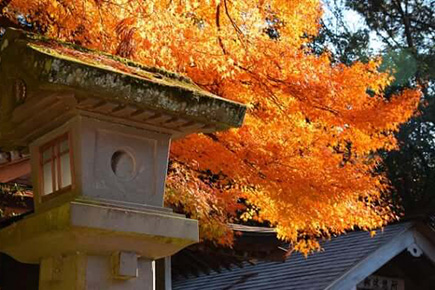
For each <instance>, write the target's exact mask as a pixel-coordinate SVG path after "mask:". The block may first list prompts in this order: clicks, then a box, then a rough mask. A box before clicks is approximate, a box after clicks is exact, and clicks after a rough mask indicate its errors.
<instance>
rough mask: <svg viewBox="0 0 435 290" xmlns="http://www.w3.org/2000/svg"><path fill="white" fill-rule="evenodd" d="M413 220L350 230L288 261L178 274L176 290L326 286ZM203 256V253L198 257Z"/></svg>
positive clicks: (319, 287)
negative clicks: (372, 233) (371, 229)
mask: <svg viewBox="0 0 435 290" xmlns="http://www.w3.org/2000/svg"><path fill="white" fill-rule="evenodd" d="M411 226H412V223H410V222H408V223H398V224H393V225H389V226H387V227H385V229H384V230H383V231H380V230H378V231H377V234H376V236H375V237H373V238H371V237H370V234H369V233H368V232H364V231H356V232H350V233H348V234H346V235H342V236H339V237H336V238H333V239H332V240H331V241H327V242H325V243H323V245H322V246H323V248H324V251H322V252H319V253H316V254H313V255H310V256H308V258H307V259H306V258H305V257H304V256H303V255H301V254H298V253H297V254H292V255H291V256H290V257H289V258H288V259H287V260H286V261H285V262H266V261H261V262H258V263H257V264H255V265H252V264H250V263H247V262H245V263H244V264H243V268H239V267H237V266H233V267H232V268H231V269H222V271H221V273H217V272H215V271H211V273H210V275H205V274H202V275H200V276H199V277H193V276H192V277H189V278H181V277H180V278H179V279H177V280H174V281H173V289H174V290H181V289H183V290H194V289H210V290H212V289H227V290H229V289H231V290H233V289H250V290H252V289H258V290H260V289H261V290H267V289H274V290H278V289H283V290H284V289H297V290H304V289H310V290H313V289H325V288H326V287H328V286H329V285H330V284H331V283H332V282H334V281H336V280H337V279H339V278H340V277H341V276H342V275H343V274H345V273H346V272H347V271H349V270H350V269H351V268H352V267H354V266H355V265H356V264H357V263H358V262H360V261H362V260H363V259H364V258H366V257H367V256H368V255H370V254H371V253H373V252H374V251H375V250H376V249H378V248H379V247H381V246H383V245H385V244H386V243H388V242H390V241H392V240H393V239H394V237H396V236H397V235H399V234H401V233H403V232H405V231H407V230H408V229H409V228H410V227H411ZM198 258H200V257H198Z"/></svg>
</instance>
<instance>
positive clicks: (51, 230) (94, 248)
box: [0, 202, 199, 263]
mask: <svg viewBox="0 0 435 290" xmlns="http://www.w3.org/2000/svg"><path fill="white" fill-rule="evenodd" d="M0 241H1V243H0V251H1V252H3V253H7V254H8V255H10V256H12V257H14V258H15V259H17V260H19V261H21V262H25V263H39V261H40V259H41V257H50V256H57V255H61V254H63V253H71V252H81V253H87V254H94V255H109V256H110V255H111V254H112V253H114V252H117V251H120V250H122V249H127V250H128V251H130V252H135V253H137V254H138V255H139V256H142V257H147V258H149V259H158V258H161V257H165V256H170V255H172V254H174V253H176V252H177V251H179V250H180V249H181V248H184V247H186V246H188V245H190V244H193V243H196V242H198V241H199V234H198V222H197V221H196V220H191V219H186V218H185V217H184V216H182V215H178V214H173V213H168V212H159V211H152V210H142V211H137V210H128V209H126V208H122V207H115V206H102V205H92V204H89V203H85V202H70V203H67V204H64V205H62V206H59V207H56V208H53V209H50V210H47V211H45V212H43V213H39V214H36V215H31V216H29V217H27V218H25V219H24V220H21V221H20V222H19V223H17V224H15V226H14V225H13V226H9V227H7V228H5V229H2V230H1V231H0ZM35 249H37V250H35Z"/></svg>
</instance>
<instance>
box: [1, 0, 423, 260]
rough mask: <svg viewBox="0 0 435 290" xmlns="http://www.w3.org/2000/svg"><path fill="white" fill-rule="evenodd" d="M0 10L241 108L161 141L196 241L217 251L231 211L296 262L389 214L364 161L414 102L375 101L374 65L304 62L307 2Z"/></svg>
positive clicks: (173, 200)
mask: <svg viewBox="0 0 435 290" xmlns="http://www.w3.org/2000/svg"><path fill="white" fill-rule="evenodd" d="M0 2H1V1H0ZM6 2H7V3H6ZM2 3H3V5H0V6H3V11H2V13H3V14H2V16H3V17H5V18H7V19H8V20H9V21H12V22H15V23H17V22H18V21H21V22H22V21H25V22H26V23H30V24H32V25H31V29H33V30H35V31H37V32H40V33H43V34H45V35H47V36H50V37H55V38H58V39H61V40H65V41H69V42H74V43H76V44H80V45H83V46H86V47H89V48H93V49H98V50H103V51H106V52H109V53H112V54H116V55H119V56H122V57H128V58H131V59H134V60H136V61H139V62H141V63H143V64H145V65H149V66H157V67H161V68H164V69H167V70H170V71H174V72H177V73H180V74H183V75H186V76H188V77H190V78H191V79H192V80H193V81H194V82H195V83H197V84H198V85H199V86H201V87H202V88H204V89H207V90H209V91H211V92H213V93H215V94H217V95H219V96H221V97H224V98H227V99H231V100H234V101H238V102H242V103H244V104H246V105H247V106H248V108H249V111H248V114H247V116H246V119H245V123H244V126H243V127H242V128H240V129H233V130H229V131H226V132H219V133H215V134H196V135H190V136H188V137H186V138H183V139H180V140H176V141H175V142H174V143H173V144H172V147H171V163H170V168H169V176H168V182H167V191H166V201H167V202H168V203H169V204H171V205H173V206H175V207H177V208H180V209H181V210H183V211H184V212H185V213H187V214H189V216H190V217H192V218H197V219H199V220H200V224H201V230H202V231H201V233H202V236H203V238H208V239H214V240H216V241H218V242H220V243H223V244H230V243H231V231H229V230H228V228H227V226H226V224H227V223H228V222H231V221H234V219H235V217H236V216H237V214H240V212H242V214H241V215H240V218H242V219H255V220H258V221H268V222H269V223H270V224H271V225H273V226H275V227H276V228H277V231H278V235H279V237H281V238H283V239H287V240H288V241H290V242H291V244H292V246H293V249H294V250H298V251H301V252H304V253H307V252H309V251H310V250H313V249H316V248H318V246H319V245H318V243H317V241H316V237H319V236H326V237H328V236H330V235H331V234H338V233H342V232H344V231H345V230H348V229H351V228H353V227H355V226H357V227H359V228H362V229H372V228H375V227H379V226H382V225H384V224H385V223H386V222H388V221H391V220H393V219H395V218H396V217H395V215H394V214H393V213H392V211H391V210H390V205H389V204H388V201H387V200H384V199H382V198H381V197H382V193H383V192H386V191H388V188H389V185H388V182H387V180H386V178H385V176H384V175H382V174H378V173H376V168H377V166H378V164H379V162H380V158H379V157H377V155H376V151H377V150H380V149H383V150H391V149H393V148H395V146H396V141H395V138H394V132H395V131H396V130H397V129H398V126H399V125H400V124H401V123H403V122H405V121H406V120H408V119H409V118H410V117H411V116H412V114H413V112H414V111H415V109H416V107H417V105H418V101H419V98H420V94H419V92H418V91H417V90H405V91H404V92H402V93H400V95H397V96H393V97H391V98H388V99H386V98H384V96H383V92H384V89H385V88H386V86H387V85H388V84H389V83H390V82H391V81H392V79H391V77H390V75H389V74H387V73H381V72H379V71H378V70H377V68H378V66H379V64H380V60H371V61H369V62H368V63H361V62H356V63H353V64H352V65H349V66H346V65H343V64H332V63H331V61H330V57H329V55H328V53H323V54H322V55H320V56H318V55H314V54H312V53H311V52H310V49H309V48H308V45H307V44H308V41H309V40H308V38H307V37H304V36H305V35H314V34H316V33H317V31H318V29H319V19H320V17H321V15H322V8H321V4H320V2H319V1H315V0H286V1H284V0H261V1H249V0H237V1H235V0H207V1H202V0H180V1H169V0H166V1H163V0H147V1H145V0H135V1H127V0H8V1H3V2H2ZM17 16H18V18H17ZM20 17H21V20H20ZM23 18H24V20H23ZM17 19H18V20H17ZM380 116H382V117H380ZM241 201H243V202H241Z"/></svg>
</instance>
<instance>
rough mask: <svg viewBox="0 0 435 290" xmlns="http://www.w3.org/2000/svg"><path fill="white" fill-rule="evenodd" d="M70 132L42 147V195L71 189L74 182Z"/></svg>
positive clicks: (45, 195) (46, 195)
mask: <svg viewBox="0 0 435 290" xmlns="http://www.w3.org/2000/svg"><path fill="white" fill-rule="evenodd" d="M72 157H73V156H72V150H71V140H70V134H69V133H66V134H64V135H62V136H60V137H57V138H55V139H54V140H52V141H50V142H48V143H46V144H44V145H43V146H41V148H40V160H41V162H40V171H41V177H42V178H41V197H42V198H44V197H48V196H52V195H53V194H55V193H62V192H64V191H67V190H69V189H70V188H71V187H72V185H73V183H74V180H73V178H74V176H73V174H72V172H73V170H72V168H73V163H72V160H73V158H72Z"/></svg>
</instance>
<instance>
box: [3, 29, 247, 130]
mask: <svg viewBox="0 0 435 290" xmlns="http://www.w3.org/2000/svg"><path fill="white" fill-rule="evenodd" d="M17 43H18V44H17ZM13 45H19V46H20V47H23V48H24V49H25V52H26V53H25V54H24V55H23V54H20V53H18V51H19V49H17V50H16V51H17V52H16V53H17V54H16V56H19V57H20V59H19V60H18V61H19V63H20V65H19V67H18V68H16V69H17V70H18V69H24V70H25V71H26V73H20V72H16V76H17V77H19V76H20V74H22V75H24V77H25V78H27V79H26V81H28V82H31V83H32V82H33V85H35V84H36V85H37V86H38V87H39V88H41V87H43V88H44V89H54V90H58V89H59V88H61V89H63V88H66V89H73V90H75V91H78V92H82V93H85V95H87V96H89V95H90V96H91V97H93V98H97V99H101V100H103V101H107V102H115V103H118V104H121V105H123V106H133V107H136V108H138V109H144V110H154V111H157V112H161V113H163V114H169V115H176V116H177V117H178V116H179V117H182V118H183V117H184V118H186V119H188V120H193V121H196V122H200V123H204V124H206V125H213V127H214V128H215V129H216V130H225V129H228V128H231V127H240V126H241V125H242V123H243V119H244V116H245V113H246V106H244V105H242V104H240V103H237V102H234V101H230V100H226V99H223V98H221V97H218V96H215V95H213V94H211V93H209V92H207V91H205V90H203V89H201V88H199V87H198V86H197V85H196V84H194V83H193V82H192V81H191V80H190V79H188V78H186V77H183V76H180V75H177V74H175V73H172V72H168V71H165V70H162V69H158V68H153V67H146V66H143V65H141V64H138V63H135V62H133V61H130V60H127V59H123V58H120V57H116V56H113V55H109V54H106V53H102V52H99V51H95V50H90V49H86V48H83V47H80V46H77V45H74V44H70V43H65V42H60V41H57V40H54V39H50V38H46V37H43V36H40V35H36V34H32V33H28V32H24V31H22V30H17V29H10V28H8V29H7V31H6V33H5V35H4V36H3V39H2V41H1V43H0V56H2V53H3V51H4V50H6V49H7V47H8V46H13ZM0 61H1V62H3V63H7V62H8V61H9V60H7V59H1V60H0ZM10 65H11V64H10ZM32 75H33V76H38V77H37V78H35V79H33V80H29V79H28V78H29V76H32ZM118 108H119V107H118ZM199 131H200V130H199Z"/></svg>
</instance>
